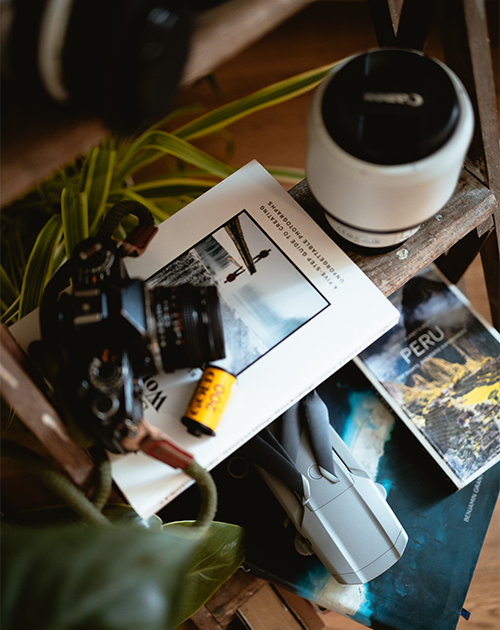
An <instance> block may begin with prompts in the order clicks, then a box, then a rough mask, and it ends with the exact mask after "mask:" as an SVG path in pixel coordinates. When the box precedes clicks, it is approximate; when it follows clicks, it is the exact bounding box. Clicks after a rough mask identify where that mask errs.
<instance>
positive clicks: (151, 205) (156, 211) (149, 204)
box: [108, 188, 167, 222]
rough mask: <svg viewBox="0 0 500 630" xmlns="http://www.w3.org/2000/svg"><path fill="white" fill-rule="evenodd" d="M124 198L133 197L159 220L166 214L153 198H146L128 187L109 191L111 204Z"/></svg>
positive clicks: (162, 219) (164, 217)
mask: <svg viewBox="0 0 500 630" xmlns="http://www.w3.org/2000/svg"><path fill="white" fill-rule="evenodd" d="M124 199H133V200H134V201H138V202H139V203H142V204H143V205H144V206H146V208H147V209H148V210H149V211H150V212H151V214H152V215H153V216H154V217H155V218H156V219H157V220H158V221H160V222H161V221H164V220H165V219H166V218H167V217H166V216H164V212H163V210H162V209H161V208H160V207H159V206H158V205H157V204H156V203H155V202H154V201H153V200H151V199H147V198H146V197H143V196H142V195H139V194H137V193H136V192H134V191H133V190H131V189H130V188H120V189H118V190H116V191H111V193H110V195H109V198H108V201H109V202H110V203H111V204H115V203H119V202H120V201H123V200H124Z"/></svg>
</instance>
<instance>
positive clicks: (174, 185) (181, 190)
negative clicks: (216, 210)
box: [129, 177, 215, 199]
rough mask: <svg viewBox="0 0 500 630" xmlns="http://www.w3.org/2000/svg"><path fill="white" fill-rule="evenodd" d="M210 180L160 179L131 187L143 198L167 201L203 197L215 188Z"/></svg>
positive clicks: (188, 178) (191, 178)
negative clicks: (188, 196) (178, 197)
mask: <svg viewBox="0 0 500 630" xmlns="http://www.w3.org/2000/svg"><path fill="white" fill-rule="evenodd" d="M214 184H215V182H214V181H211V180H209V179H197V178H194V177H159V178H155V179H149V180H145V181H143V182H140V183H139V184H134V185H132V186H130V187H129V189H130V190H133V191H134V192H135V193H138V194H140V195H142V196H143V197H149V198H156V199H165V198H169V197H177V196H179V195H195V196H198V195H201V194H202V193H204V192H205V191H207V190H209V189H210V188H212V187H213V186H214Z"/></svg>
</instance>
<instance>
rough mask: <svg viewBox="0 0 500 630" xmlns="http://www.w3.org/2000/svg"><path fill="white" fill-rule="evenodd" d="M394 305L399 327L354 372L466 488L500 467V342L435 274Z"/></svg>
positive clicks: (398, 294) (413, 283)
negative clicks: (363, 377)
mask: <svg viewBox="0 0 500 630" xmlns="http://www.w3.org/2000/svg"><path fill="white" fill-rule="evenodd" d="M390 300H391V301H392V302H393V304H394V305H395V306H396V307H397V308H398V310H399V311H400V312H401V319H400V321H399V324H398V325H397V326H396V327H394V328H393V329H392V330H391V331H389V332H388V333H386V334H385V335H384V336H383V337H381V338H380V339H378V340H377V341H376V342H375V343H374V344H372V345H371V346H370V347H369V348H367V349H366V350H365V351H364V352H362V353H361V354H360V356H359V357H358V358H357V359H356V364H357V365H358V367H360V368H361V369H362V370H363V371H364V372H365V374H366V375H367V376H368V378H369V379H370V381H371V382H372V383H373V385H374V386H375V387H376V389H377V390H378V391H379V392H380V394H381V395H382V396H383V397H384V399H385V400H386V401H387V402H388V403H389V405H390V406H391V407H392V408H393V409H394V410H395V411H396V413H397V414H398V415H399V417H400V418H402V420H403V421H404V422H405V424H406V425H407V426H408V427H409V429H410V430H411V431H412V433H413V434H414V435H415V436H416V437H417V439H418V440H419V441H420V443H421V444H422V445H423V446H424V447H425V449H426V450H427V451H428V452H429V453H430V455H431V456H432V457H433V458H434V460H435V461H436V462H437V463H438V464H439V466H440V467H441V469H442V470H443V471H444V472H445V473H446V475H447V476H448V478H449V479H450V480H451V481H452V482H453V484H454V485H455V486H456V488H463V487H464V486H466V485H468V484H469V483H471V482H472V481H473V480H474V479H477V478H478V477H479V476H480V475H481V474H483V473H484V471H485V470H487V469H488V468H490V467H491V466H493V465H494V464H495V463H497V462H499V461H500V334H499V333H498V331H497V330H495V329H494V328H493V327H492V326H491V325H490V324H488V323H487V322H486V321H485V320H484V319H483V318H482V317H481V316H480V315H479V313H477V312H476V311H475V310H474V309H473V308H472V306H471V305H470V303H469V301H468V300H467V299H466V297H465V296H464V295H463V294H462V293H461V292H460V291H459V289H457V287H456V286H454V285H451V284H449V282H448V281H447V280H446V278H445V277H444V276H443V275H442V274H441V273H440V272H439V270H438V269H437V267H435V266H431V267H428V268H427V269H425V270H424V271H422V272H421V273H420V274H418V275H416V276H415V277H414V278H412V280H410V281H409V282H408V283H407V284H406V285H404V286H403V287H401V288H400V289H398V290H397V291H395V292H394V293H393V295H391V297H390Z"/></svg>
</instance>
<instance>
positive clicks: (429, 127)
mask: <svg viewBox="0 0 500 630" xmlns="http://www.w3.org/2000/svg"><path fill="white" fill-rule="evenodd" d="M473 130H474V114H473V110H472V105H471V102H470V99H469V97H468V94H467V92H466V90H465V88H464V86H463V85H462V83H461V81H460V79H459V78H458V77H457V76H456V75H455V74H454V73H453V72H452V71H451V70H450V69H449V68H447V67H446V66H445V65H444V64H443V63H441V62H440V61H437V60H435V59H432V58H431V57H428V56H427V55H425V54H424V53H422V52H419V51H414V50H408V49H398V48H381V49H376V50H370V51H366V52H363V53H360V54H358V55H355V56H353V57H350V58H348V59H346V60H345V61H343V62H341V63H340V64H338V65H337V66H335V67H334V68H333V69H332V71H331V72H330V73H329V74H328V76H327V77H326V78H325V79H324V81H323V82H322V83H321V84H320V86H319V87H318V88H317V90H316V92H315V94H314V96H313V99H312V103H311V108H310V112H309V123H308V147H307V160H306V176H307V180H308V183H309V188H310V190H311V192H312V194H313V195H314V197H315V198H316V200H317V201H318V202H319V203H320V205H321V206H322V207H323V209H324V210H325V214H326V218H327V220H328V222H329V223H330V224H331V226H332V227H333V229H334V230H335V231H336V232H337V234H339V235H340V236H341V237H343V238H344V239H345V240H347V241H349V242H350V243H353V244H355V245H357V246H359V247H361V248H363V249H366V248H368V249H369V250H370V251H372V252H373V253H376V250H377V249H378V250H387V249H391V248H394V247H397V246H398V245H399V244H401V243H402V242H403V241H405V240H406V239H407V238H409V237H410V236H412V235H413V234H415V232H416V231H417V230H418V228H419V226H420V224H421V223H423V222H424V221H426V220H427V219H430V218H431V217H432V216H434V215H435V214H436V213H437V212H439V210H441V208H442V207H443V206H444V205H445V204H446V203H447V202H448V200H449V199H450V197H451V196H452V194H453V192H454V190H455V187H456V185H457V182H458V178H459V176H460V172H461V169H462V164H463V160H464V158H465V155H466V153H467V150H468V148H469V145H470V142H471V139H472V134H473Z"/></svg>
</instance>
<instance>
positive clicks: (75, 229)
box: [61, 188, 89, 258]
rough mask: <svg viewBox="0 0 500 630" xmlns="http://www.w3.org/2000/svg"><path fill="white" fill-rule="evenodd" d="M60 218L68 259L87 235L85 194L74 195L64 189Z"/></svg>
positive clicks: (87, 219) (87, 220) (67, 189)
mask: <svg viewBox="0 0 500 630" xmlns="http://www.w3.org/2000/svg"><path fill="white" fill-rule="evenodd" d="M61 216H62V225H63V233H64V244H65V246H66V257H67V258H70V257H71V254H72V252H73V249H74V247H75V246H76V245H78V243H80V241H83V240H84V239H86V238H88V235H89V214H88V205H87V195H86V194H85V192H77V193H74V192H73V191H71V190H70V189H69V188H64V189H63V191H62V193H61Z"/></svg>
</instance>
